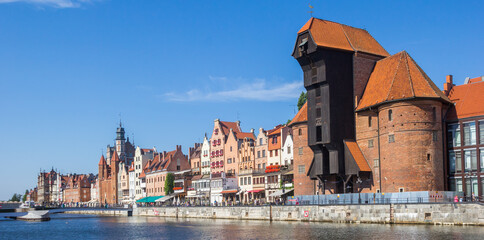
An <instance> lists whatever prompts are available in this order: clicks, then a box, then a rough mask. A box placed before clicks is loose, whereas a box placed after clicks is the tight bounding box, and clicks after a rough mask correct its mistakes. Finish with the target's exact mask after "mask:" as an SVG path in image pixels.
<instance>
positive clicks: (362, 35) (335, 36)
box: [298, 18, 389, 57]
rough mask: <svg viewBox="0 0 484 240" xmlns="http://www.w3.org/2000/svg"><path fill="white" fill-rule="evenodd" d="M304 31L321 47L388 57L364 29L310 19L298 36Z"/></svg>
mask: <svg viewBox="0 0 484 240" xmlns="http://www.w3.org/2000/svg"><path fill="white" fill-rule="evenodd" d="M306 31H309V32H310V33H311V36H312V38H313V40H314V42H315V43H316V44H317V45H318V46H321V47H327V48H333V49H340V50H345V51H351V52H364V53H370V54H374V55H378V56H384V57H386V56H389V54H388V52H387V51H386V50H385V49H384V48H383V47H382V46H381V45H380V44H379V43H378V42H377V41H376V40H375V39H374V38H373V37H372V36H371V35H370V34H369V33H368V32H367V31H366V30H364V29H360V28H355V27H350V26H347V25H343V24H340V23H335V22H331V21H326V20H322V19H318V18H311V19H309V21H308V22H306V24H304V26H303V27H302V28H301V29H300V30H299V32H298V34H301V33H304V32H306Z"/></svg>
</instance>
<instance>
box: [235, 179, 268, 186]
mask: <svg viewBox="0 0 484 240" xmlns="http://www.w3.org/2000/svg"><path fill="white" fill-rule="evenodd" d="M239 180H240V186H244V185H251V184H252V183H251V177H241V178H239ZM253 180H254V185H256V184H264V183H265V178H264V177H254V178H253Z"/></svg>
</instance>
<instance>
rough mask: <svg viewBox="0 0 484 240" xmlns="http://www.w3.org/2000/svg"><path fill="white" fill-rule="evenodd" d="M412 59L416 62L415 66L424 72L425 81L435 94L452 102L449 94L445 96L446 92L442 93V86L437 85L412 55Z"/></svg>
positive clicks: (421, 72)
mask: <svg viewBox="0 0 484 240" xmlns="http://www.w3.org/2000/svg"><path fill="white" fill-rule="evenodd" d="M410 59H411V60H412V62H413V64H415V67H417V69H418V71H419V72H420V74H422V76H423V77H424V79H425V81H426V82H427V85H428V86H429V87H430V89H432V90H433V91H434V93H435V95H437V97H439V98H442V99H444V100H447V101H448V102H452V101H451V100H450V99H449V98H448V97H447V96H445V94H444V93H442V90H440V88H439V87H437V86H436V85H435V83H434V82H433V81H432V79H430V77H429V76H428V75H427V74H426V73H425V72H424V71H423V70H422V68H421V67H420V66H419V65H418V64H417V62H415V60H414V59H413V58H412V57H410ZM432 84H433V85H432ZM439 93H440V94H439Z"/></svg>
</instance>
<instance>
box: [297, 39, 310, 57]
mask: <svg viewBox="0 0 484 240" xmlns="http://www.w3.org/2000/svg"><path fill="white" fill-rule="evenodd" d="M298 49H299V54H300V55H303V54H305V53H306V51H307V49H308V38H303V39H301V43H299V46H298Z"/></svg>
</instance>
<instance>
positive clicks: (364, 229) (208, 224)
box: [0, 214, 484, 240]
mask: <svg viewBox="0 0 484 240" xmlns="http://www.w3.org/2000/svg"><path fill="white" fill-rule="evenodd" d="M483 236H484V228H483V227H462V226H429V225H379V224H336V223H309V222H268V221H246V220H222V219H217V220H215V219H175V218H163V217H98V216H92V215H69V214H56V215H53V218H52V220H51V221H49V222H43V223H30V222H22V221H1V222H0V238H2V239H21V238H29V239H379V240H385V239H439V240H440V239H483Z"/></svg>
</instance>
